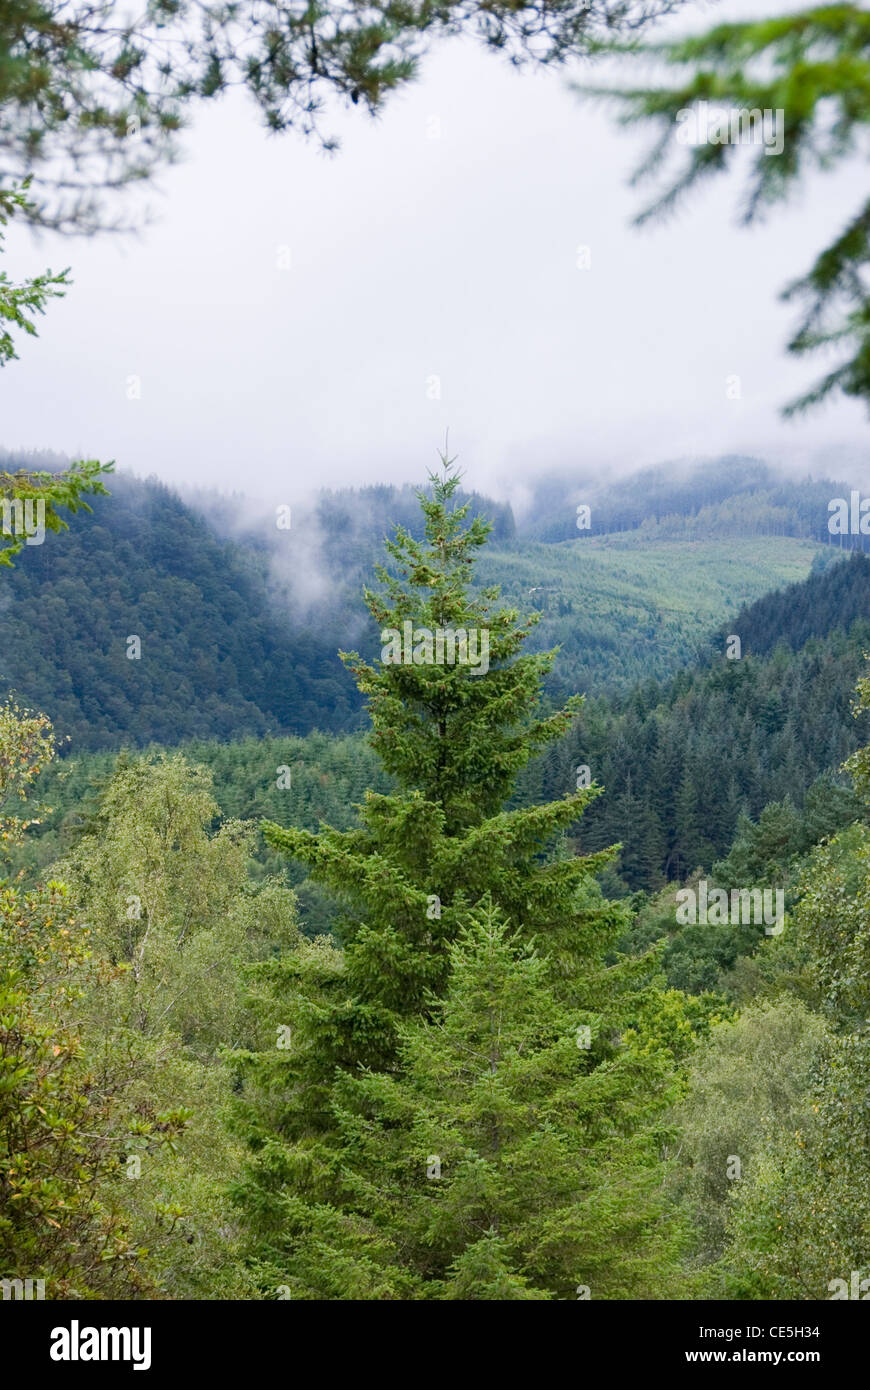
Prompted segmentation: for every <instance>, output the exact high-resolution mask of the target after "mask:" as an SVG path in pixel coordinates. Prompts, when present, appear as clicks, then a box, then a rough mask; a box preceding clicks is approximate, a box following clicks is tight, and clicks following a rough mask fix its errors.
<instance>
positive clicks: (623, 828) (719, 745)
mask: <svg viewBox="0 0 870 1390" xmlns="http://www.w3.org/2000/svg"><path fill="white" fill-rule="evenodd" d="M868 614H870V560H867V559H866V558H865V557H864V556H862V555H855V556H853V557H852V558H851V559H848V560H844V561H843V562H842V563H841V564H837V565H834V566H832V567H830V568H828V569H826V570H825V571H824V572H823V573H821V574H816V575H813V576H811V577H810V578H809V579H808V580H807V581H806V582H805V583H803V584H798V585H794V586H791V587H790V588H789V589H788V590H786V591H785V592H784V593H783V594H772V595H770V596H768V597H766V598H763V599H760V600H759V601H758V602H757V603H755V604H753V605H752V606H751V607H749V608H748V609H745V610H744V611H743V612H741V613H740V615H739V616H738V618H737V619H736V620H735V622H734V624H733V625H732V626H731V628H730V631H731V632H733V633H734V634H736V635H739V636H740V638H741V640H742V644H743V647H742V650H743V655H742V656H741V657H740V659H739V660H729V659H728V658H727V656H726V654H725V639H726V635H727V634H726V632H725V630H724V629H723V631H722V632H721V633H720V634H719V638H718V640H717V641H716V642H715V643H714V644H713V645H714V648H716V647H718V651H715V654H713V655H711V656H709V657H708V658H707V660H705V661H703V662H701V663H700V664H699V665H698V666H696V667H695V668H693V669H691V670H686V671H683V672H680V673H679V674H678V675H676V676H674V677H673V678H672V679H671V680H670V681H668V682H666V683H664V684H659V683H657V682H655V681H646V682H643V683H642V684H640V685H639V686H638V687H637V689H636V690H635V691H634V692H633V693H632V694H631V696H629V697H627V698H626V699H624V700H621V701H616V702H608V701H606V700H600V701H596V700H592V701H589V702H588V703H587V705H586V706H585V708H584V712H583V715H582V716H581V719H580V720H579V721H578V727H577V728H576V729H575V730H573V731H572V733H571V734H570V735H569V736H568V738H567V739H566V740H565V743H564V745H563V746H562V747H561V748H559V749H558V750H551V752H550V753H549V754H548V760H547V762H546V764H545V765H544V766H543V767H538V768H537V769H536V770H535V771H536V773H537V776H538V779H539V780H537V781H536V782H534V783H533V784H531V785H532V786H534V793H535V794H537V793H540V794H544V795H556V794H557V793H558V792H559V791H560V790H561V791H565V790H566V789H568V788H569V787H570V786H572V785H574V783H575V781H576V776H575V773H576V769H577V768H578V767H580V766H582V765H586V766H587V767H588V768H589V769H590V775H591V777H592V778H593V779H594V780H595V781H597V782H600V783H601V784H602V785H603V786H604V787H605V788H606V793H607V794H606V796H603V797H602V798H600V800H598V801H597V802H596V803H595V804H594V805H593V806H592V807H591V808H590V810H589V811H588V813H587V814H586V816H585V817H584V820H583V827H582V833H581V843H582V844H583V845H584V846H585V847H587V848H590V849H591V848H600V847H603V846H604V845H608V844H612V843H615V842H617V841H620V842H621V843H622V845H623V850H622V854H621V856H620V873H621V875H622V877H623V881H624V883H625V884H627V885H628V886H629V887H631V888H646V889H654V888H656V887H658V886H660V885H661V884H662V883H664V882H666V881H668V880H671V879H675V878H676V879H679V878H683V877H685V875H686V874H688V873H690V872H691V871H692V870H693V869H695V868H696V867H699V866H702V867H707V868H709V867H710V866H711V865H712V863H713V861H714V860H716V859H718V858H719V857H720V856H722V855H724V854H726V853H727V851H728V849H729V847H730V845H731V843H732V841H733V839H734V835H735V833H736V830H737V826H738V821H739V819H740V817H741V816H749V817H752V818H753V819H754V818H757V817H758V816H759V814H760V813H761V811H762V809H763V808H764V807H765V806H766V805H767V803H768V802H773V801H783V800H785V799H789V800H791V801H792V802H793V803H794V805H795V806H796V807H799V806H800V805H801V804H802V802H803V798H804V796H805V795H806V793H807V791H808V790H809V788H810V787H811V786H812V784H813V783H814V782H815V780H816V779H817V778H818V777H820V776H821V775H822V774H830V775H832V776H835V775H836V773H837V770H838V769H839V767H840V766H841V764H842V763H843V761H844V759H845V758H847V757H848V756H849V755H850V754H851V753H853V752H854V751H855V750H856V749H857V748H858V747H859V746H861V744H863V743H865V742H867V740H868V738H870V727H868V724H867V717H866V713H862V714H861V716H860V718H855V717H854V716H853V710H852V706H853V701H854V691H855V687H856V684H857V681H858V679H859V677H860V675H861V673H862V672H863V670H864V665H865V661H866V655H867V652H868V651H870V618H868V616H867V615H868ZM529 775H530V776H531V771H530V774H529ZM841 780H842V779H841ZM530 792H531V787H530ZM830 798H833V802H832V806H833V807H834V808H835V807H836V805H837V801H836V797H834V794H833V791H831V792H830V796H829V799H830ZM832 814H833V815H834V818H835V820H836V810H832ZM831 828H838V827H837V825H835V824H833V823H832V827H831Z"/></svg>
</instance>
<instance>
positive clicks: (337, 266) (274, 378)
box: [0, 3, 870, 500]
mask: <svg viewBox="0 0 870 1390" xmlns="http://www.w3.org/2000/svg"><path fill="white" fill-rule="evenodd" d="M739 8H740V10H742V11H743V12H747V11H749V12H750V13H762V12H765V11H767V10H769V9H770V8H772V6H768V5H765V6H764V7H763V9H762V7H761V6H760V5H759V4H758V3H753V4H747V3H743V4H741V5H740V7H739ZM734 11H735V6H734V5H728V6H725V5H722V6H717V7H716V8H715V10H714V11H711V10H708V13H715V14H716V16H717V17H719V16H724V15H726V14H731V13H733V12H734ZM695 22H697V20H696V21H695ZM574 75H575V76H581V75H582V76H584V77H588V78H589V79H590V80H594V79H595V78H596V76H597V73H596V72H595V70H594V69H591V68H589V67H586V68H584V69H582V70H579V69H578V70H575V72H574ZM567 76H568V75H567V74H566V73H564V72H557V71H550V72H538V73H532V72H526V73H516V72H514V71H512V70H510V69H509V68H508V67H507V66H506V65H505V64H504V63H503V62H502V61H501V60H500V59H499V58H497V57H496V56H495V55H492V54H489V53H487V52H485V51H483V50H481V49H480V48H478V47H477V46H476V45H475V44H474V43H473V42H470V41H469V42H464V41H462V40H453V41H450V42H447V43H445V44H444V45H443V46H442V47H440V48H439V49H438V50H437V51H436V52H435V53H434V54H433V55H432V56H431V57H430V58H429V60H428V61H427V63H426V64H425V67H424V71H423V77H422V80H420V81H419V82H418V83H417V84H415V85H414V86H412V87H409V88H408V89H407V90H406V91H405V92H403V93H402V94H400V95H399V96H398V97H396V98H394V99H393V100H392V101H391V102H390V104H389V105H388V107H387V110H386V112H385V114H384V115H383V117H382V118H381V119H380V120H379V121H377V122H376V123H373V122H371V121H370V120H368V119H367V118H366V117H364V116H363V115H361V114H359V113H358V112H356V111H353V112H349V113H347V114H345V113H342V112H340V113H338V115H337V117H336V118H335V119H334V120H333V121H332V123H331V128H333V129H335V130H336V131H337V132H338V133H339V134H340V136H341V139H342V149H341V151H340V152H339V154H338V155H336V156H334V157H331V158H330V157H327V156H324V155H323V154H321V153H320V152H319V151H318V150H317V148H315V147H314V146H313V145H308V144H306V143H304V142H303V141H302V140H301V139H299V138H297V137H295V136H293V135H292V134H291V135H287V136H283V137H277V138H276V137H267V136H266V134H265V133H264V132H263V130H262V129H261V128H260V126H259V124H258V119H257V114H256V112H255V111H254V110H253V108H252V107H251V106H250V105H249V104H248V103H247V102H246V101H245V100H244V99H241V98H240V99H238V100H233V101H229V102H226V103H224V104H222V105H220V106H215V107H213V108H211V109H210V110H201V111H200V112H199V113H198V114H197V116H196V120H195V126H194V128H193V129H192V130H191V131H190V132H188V135H187V137H186V141H185V147H186V159H185V161H184V162H183V163H182V164H180V165H179V166H177V167H176V168H174V169H172V170H170V171H168V172H167V173H165V174H164V176H163V177H162V180H161V188H162V194H161V196H160V197H159V198H152V203H153V206H154V209H155V212H156V213H157V217H158V220H157V222H156V224H155V225H153V226H152V227H150V228H149V229H148V230H146V231H145V232H144V234H143V235H142V236H141V238H140V239H139V240H135V241H131V240H127V241H113V240H110V239H107V238H106V237H103V238H101V239H98V240H96V241H93V242H90V243H88V242H84V241H75V240H60V239H56V238H52V237H46V238H43V239H42V241H41V242H39V243H36V242H34V241H33V239H32V237H30V235H29V234H27V233H25V232H24V231H23V230H17V229H13V230H12V232H11V233H10V236H9V238H8V243H7V249H8V252H9V254H8V255H7V256H6V257H4V260H5V262H6V266H5V268H6V269H7V271H8V272H9V273H11V274H12V275H13V276H14V277H15V278H18V277H19V276H21V275H22V274H24V273H33V272H34V271H37V270H39V269H41V268H42V267H43V266H44V265H45V264H47V263H48V264H51V266H52V267H53V268H55V269H57V268H61V267H62V266H63V265H65V264H67V263H70V264H71V266H72V271H73V278H74V281H75V284H74V288H73V289H72V290H71V292H70V293H69V295H68V297H67V298H66V299H65V300H64V301H62V302H60V303H58V304H56V305H53V306H51V307H50V309H49V313H48V316H47V318H46V319H44V320H43V321H42V324H41V327H40V337H39V339H37V340H32V341H28V342H26V343H25V344H24V345H23V347H22V356H21V360H20V361H19V362H16V363H12V364H11V365H10V366H8V367H7V368H6V369H5V370H4V371H3V372H2V374H0V393H2V395H0V408H2V421H3V424H2V430H0V435H2V443H3V444H5V446H6V447H19V446H21V447H50V448H54V449H58V450H62V451H64V452H67V453H73V454H86V455H88V456H98V457H101V458H104V459H106V458H115V459H116V460H117V463H118V465H119V466H120V467H123V468H130V469H134V470H135V471H137V472H139V473H146V474H147V473H156V474H158V475H160V476H161V477H162V478H164V479H166V480H167V481H170V482H171V481H175V482H179V483H185V484H204V485H209V484H213V485H216V486H219V487H222V488H240V489H242V490H245V491H248V492H250V493H252V494H254V495H258V496H263V497H268V496H271V495H273V494H274V495H278V494H279V493H280V495H281V497H282V498H286V499H287V500H291V491H292V493H293V494H294V495H295V494H296V493H297V491H299V490H304V489H305V488H307V487H310V486H312V485H341V484H345V483H355V484H361V483H367V482H374V481H379V480H385V479H386V480H395V481H400V480H401V481H409V480H410V481H416V480H418V479H420V478H422V476H423V473H424V471H425V469H426V467H427V466H428V465H429V464H430V463H431V462H432V461H433V460H434V457H435V449H436V447H437V445H438V444H439V442H440V441H441V440H443V437H444V432H445V429H446V428H447V427H449V429H450V438H451V445H453V446H455V448H456V449H457V450H458V452H459V453H460V455H461V459H462V463H463V465H464V466H465V468H466V470H467V477H468V481H469V483H470V484H471V485H474V486H477V487H479V488H481V489H483V490H487V491H490V492H493V493H497V494H499V495H501V496H511V497H513V498H514V500H520V499H521V496H522V489H523V486H524V482H525V480H526V479H527V478H528V477H530V476H531V475H532V474H534V473H535V472H538V471H541V470H544V469H547V468H550V467H559V468H563V467H564V468H575V467H576V468H578V469H581V468H582V469H583V471H586V470H587V469H589V468H590V467H594V468H596V469H597V468H601V469H602V470H605V469H606V470H613V469H614V468H619V469H620V470H621V469H623V468H628V467H635V466H641V465H646V464H650V463H656V462H659V461H662V460H666V459H669V458H675V457H680V456H685V455H694V454H700V455H715V454H719V453H723V452H726V451H737V450H739V451H745V452H751V453H756V454H762V455H764V456H766V457H770V458H776V459H786V460H791V461H792V462H793V463H794V464H795V466H799V467H801V468H804V469H805V468H806V467H808V466H814V465H815V466H816V467H818V466H819V465H820V464H821V463H822V462H823V461H825V459H826V458H829V459H830V460H831V466H835V465H836V463H837V462H843V463H845V461H846V460H847V459H850V460H851V461H852V463H853V465H854V466H853V467H852V468H850V469H849V471H850V472H851V473H852V474H853V475H855V476H856V477H857V476H858V475H860V476H861V477H863V476H865V470H864V469H863V466H862V461H863V459H864V456H865V454H867V450H866V442H867V440H868V423H867V420H866V417H865V415H864V412H863V410H862V409H861V408H859V407H858V406H856V405H853V404H849V403H837V404H836V405H834V406H832V407H828V408H827V409H826V410H825V411H824V412H822V413H821V414H818V415H816V416H813V417H811V418H810V419H808V420H804V421H800V422H797V423H784V422H782V421H781V419H780V418H779V407H780V406H781V405H782V403H783V402H784V401H785V400H786V399H788V398H789V397H790V396H791V395H793V394H796V393H798V392H799V391H800V390H801V389H804V388H805V387H806V386H807V385H808V384H809V382H810V381H812V380H814V379H815V377H816V376H818V375H819V374H820V373H821V371H822V370H823V367H824V365H825V364H824V363H821V362H804V363H801V364H796V363H795V362H790V361H788V360H787V358H786V355H785V352H784V346H785V342H786V340H787V337H788V334H789V331H790V328H791V326H792V325H793V323H794V311H793V310H792V309H790V308H789V307H788V306H786V305H783V304H780V303H778V302H777V293H778V291H779V289H780V288H781V287H782V286H783V285H784V284H785V283H786V282H787V281H788V280H789V279H790V278H792V277H793V276H795V275H797V274H799V273H801V272H802V271H804V270H805V269H806V268H807V266H808V265H809V263H810V260H811V258H812V256H813V254H814V253H815V252H816V251H817V250H818V249H819V248H820V247H821V245H822V244H823V243H824V241H825V239H829V238H830V237H831V236H832V235H833V234H834V233H835V232H836V231H837V230H839V229H840V227H841V226H842V224H843V222H844V221H845V219H846V217H847V216H848V215H849V214H850V213H851V212H853V211H854V208H855V205H856V204H857V202H858V199H859V197H860V196H862V193H861V184H862V183H863V182H864V169H865V168H866V166H863V167H862V166H856V165H854V164H853V165H852V166H851V167H850V168H848V169H844V170H843V171H841V172H839V173H837V174H835V175H833V176H831V175H828V176H818V177H816V178H814V179H813V180H812V182H811V183H810V184H809V185H808V187H807V189H806V191H805V193H804V195H803V197H802V198H801V199H800V200H798V201H796V202H795V203H793V204H791V205H790V206H789V207H788V209H786V210H785V211H782V210H781V211H779V212H777V213H775V214H774V215H773V216H772V217H771V218H770V220H769V222H768V224H767V225H766V226H765V227H763V228H760V229H757V230H753V231H747V230H745V229H741V228H739V227H738V226H737V225H736V203H737V196H736V195H737V191H738V188H737V185H735V183H734V181H726V180H722V181H721V182H720V183H719V184H718V185H715V186H714V185H711V186H710V188H709V189H707V190H706V191H705V192H704V193H702V194H701V196H699V197H698V198H697V199H693V200H691V202H690V204H689V205H687V207H686V209H685V210H684V211H683V213H682V214H681V215H680V217H679V218H678V220H677V221H675V222H671V223H669V224H667V225H664V226H659V227H656V228H649V229H645V230H643V231H638V230H636V229H633V228H631V227H630V226H629V220H630V217H631V215H632V212H633V211H636V210H637V209H638V207H639V205H640V200H639V196H638V194H637V192H633V191H632V190H630V189H629V188H628V187H627V177H628V175H629V173H630V171H631V169H632V167H633V165H634V163H635V161H636V159H637V157H638V155H639V153H640V152H641V151H642V149H643V148H644V147H645V144H646V138H645V137H644V136H643V135H641V134H637V133H630V134H629V133H626V132H625V131H621V130H619V129H618V128H617V127H616V126H615V125H614V123H613V122H612V120H611V119H610V117H609V116H608V115H607V114H606V113H605V112H604V111H601V110H599V109H597V108H593V107H590V106H588V105H584V104H581V103H579V102H578V100H577V98H576V97H575V95H574V94H573V93H572V92H571V91H570V90H569V89H568V86H567ZM579 245H587V246H588V247H589V248H590V254H591V267H590V269H588V270H580V269H578V268H577V248H578V246H579ZM284 248H289V259H290V268H289V269H284V268H282V267H281V262H282V261H283V262H286V260H287V257H288V252H287V250H286V249H284ZM733 374H736V375H738V376H739V377H740V380H741V392H742V399H740V400H739V401H738V400H731V399H729V398H728V396H727V394H726V378H728V377H729V376H731V375H733ZM134 375H135V376H136V377H138V378H139V379H140V381H141V399H138V400H136V399H133V400H130V399H128V398H127V385H128V379H129V378H130V377H132V376H134ZM436 376H437V377H438V378H440V391H441V398H440V400H439V399H433V398H432V396H433V395H434V394H435V387H434V383H433V382H432V380H431V379H432V378H433V377H436ZM867 456H868V457H870V454H868V455H867ZM859 480H860V479H859Z"/></svg>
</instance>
